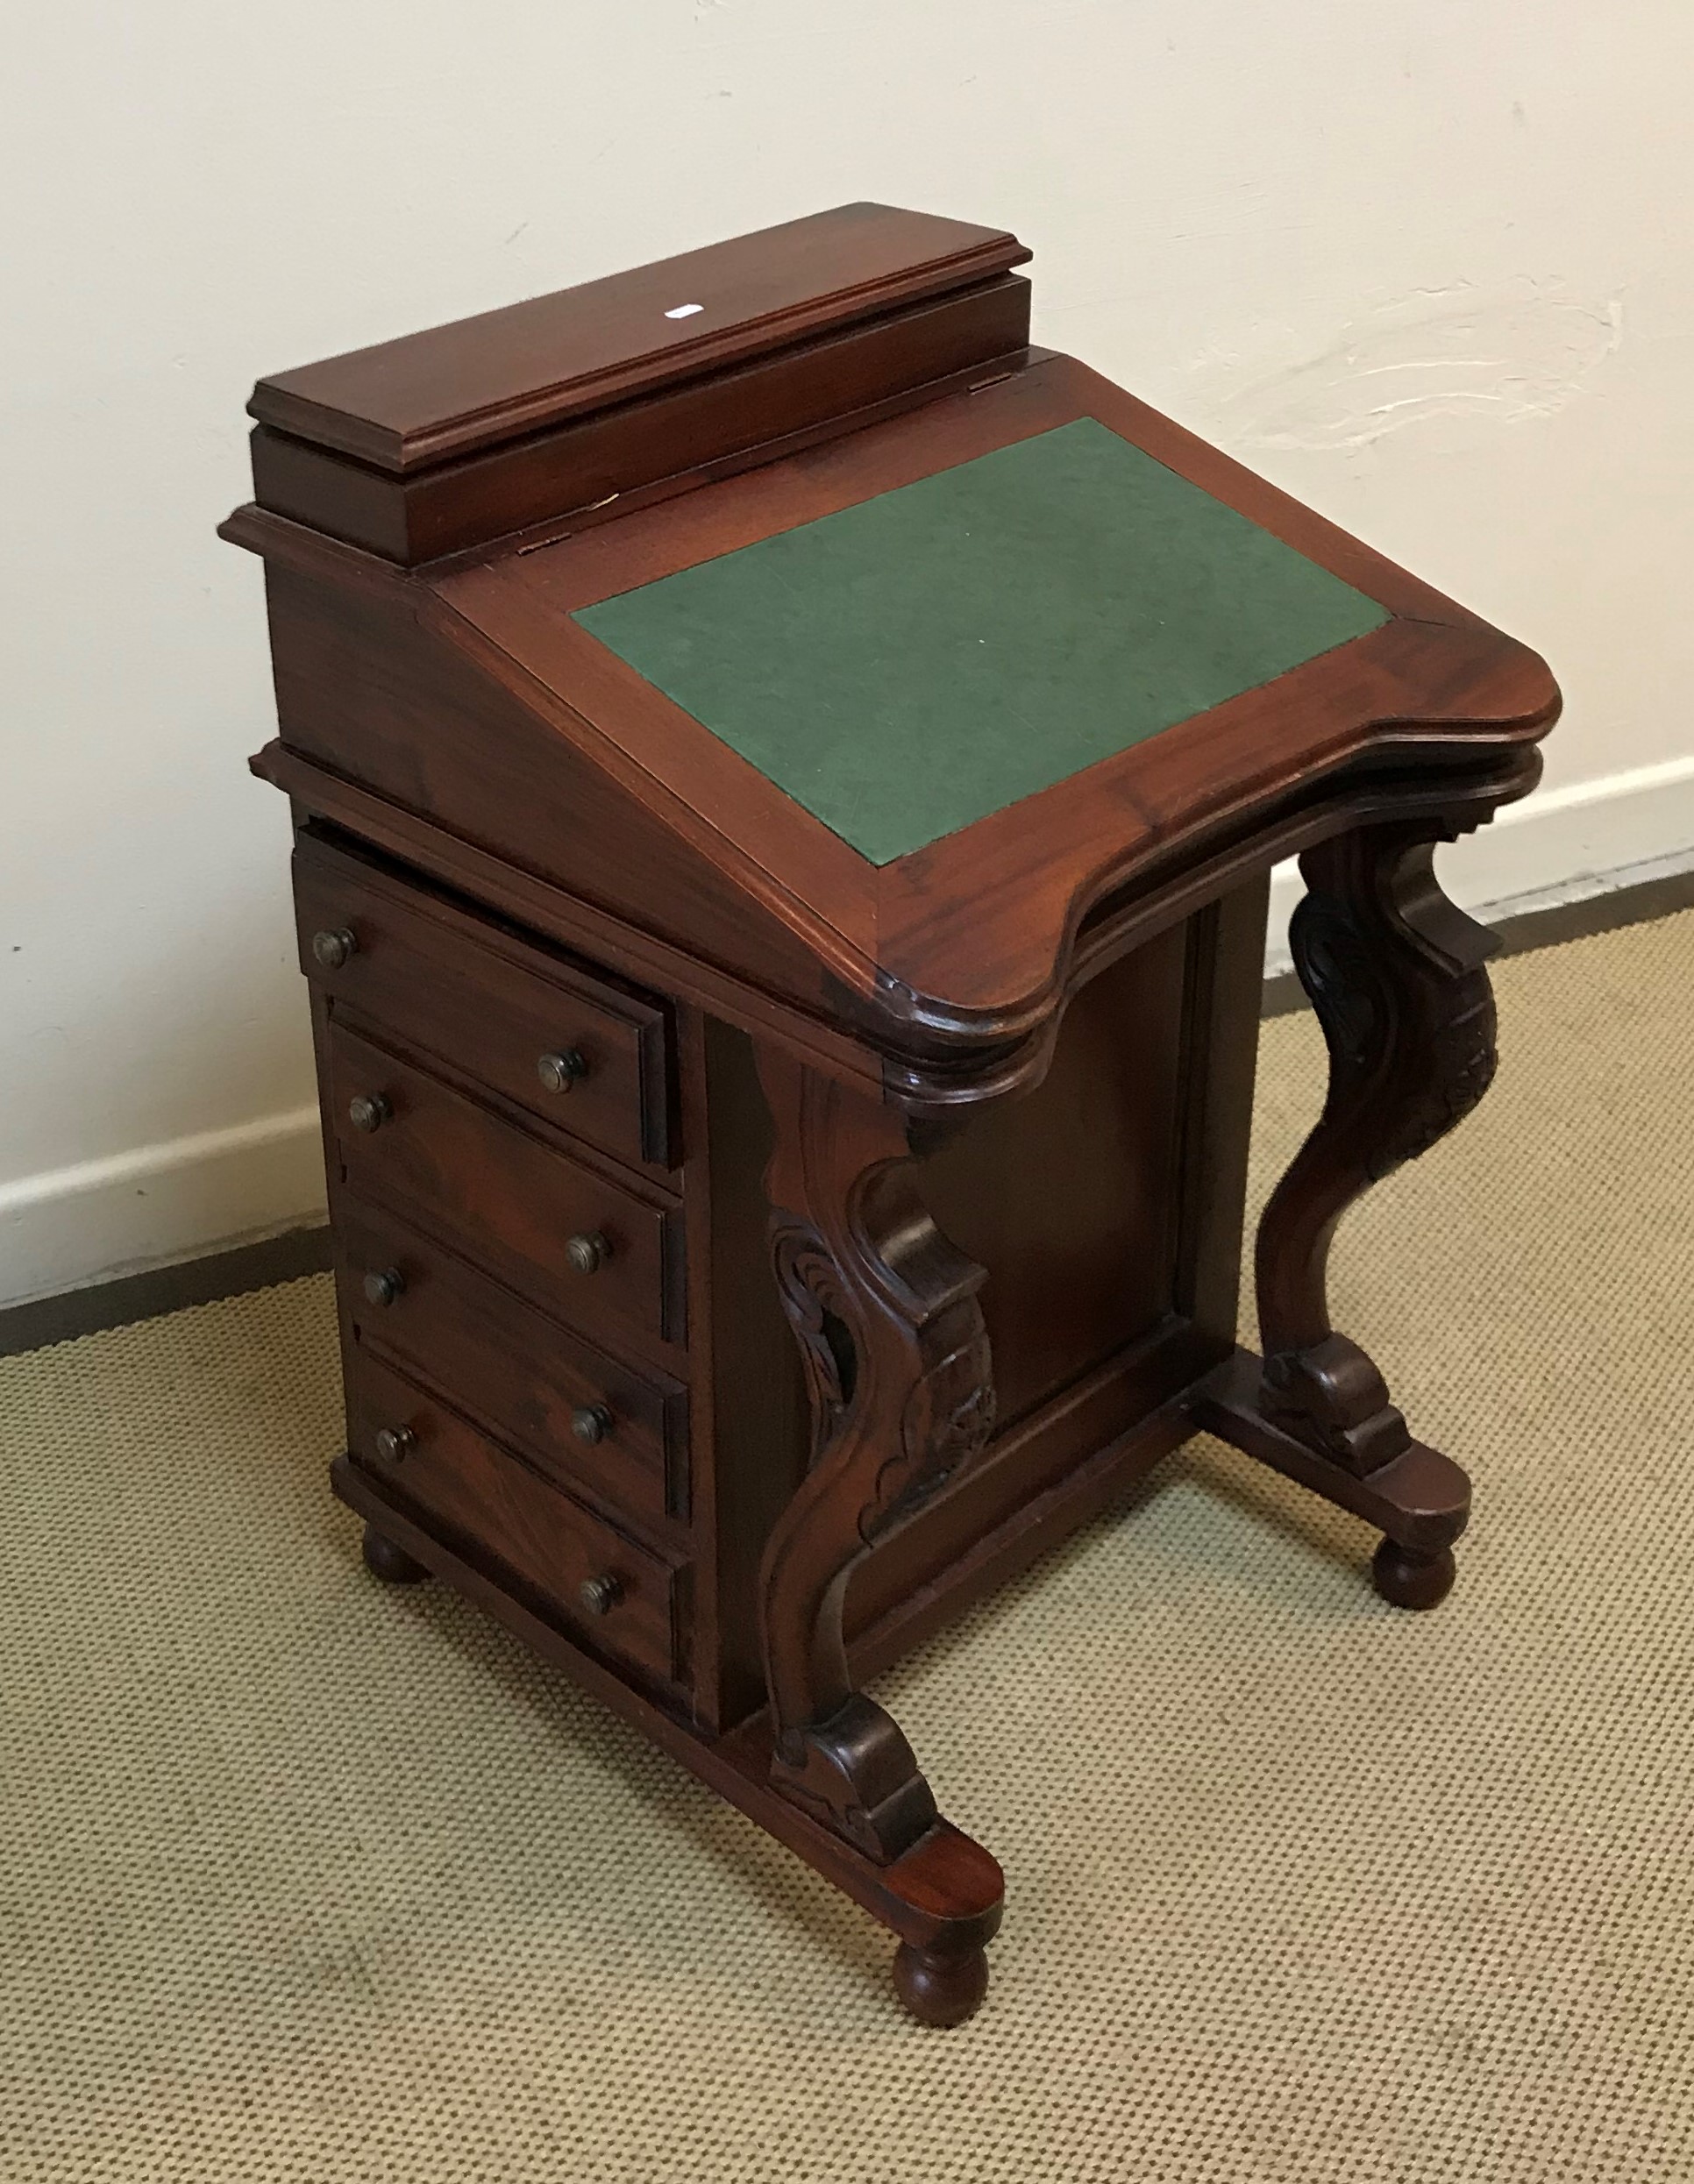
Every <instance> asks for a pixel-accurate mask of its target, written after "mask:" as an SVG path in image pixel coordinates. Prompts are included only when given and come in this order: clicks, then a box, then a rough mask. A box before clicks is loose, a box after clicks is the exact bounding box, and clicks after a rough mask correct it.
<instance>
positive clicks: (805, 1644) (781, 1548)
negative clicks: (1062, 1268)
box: [760, 1055, 994, 1860]
mask: <svg viewBox="0 0 1694 2184" xmlns="http://www.w3.org/2000/svg"><path fill="white" fill-rule="evenodd" d="M760 1069H761V1075H762V1077H763V1079H764V1082H765V1089H766V1092H767V1095H768V1097H769V1099H770V1102H771V1108H772V1116H773V1119H774V1120H775V1123H776V1144H775V1149H774V1150H773V1152H772V1158H771V1163H770V1167H769V1170H768V1173H767V1177H766V1184H767V1190H768V1192H769V1196H770V1200H771V1207H772V1213H771V1258H772V1270H773V1271H774V1273H775V1276H776V1281H777V1285H778V1291H779V1295H780V1297H781V1299H782V1305H783V1309H784V1311H785V1313H787V1319H788V1323H789V1325H790V1327H793V1329H794V1335H795V1339H796V1340H797V1341H798V1342H799V1344H800V1348H801V1358H802V1360H803V1362H804V1365H805V1370H806V1378H807V1384H808V1390H809V1392H810V1396H811V1403H812V1460H811V1468H810V1469H809V1471H808V1475H807V1476H806V1478H805V1480H804V1481H803V1482H802V1483H801V1486H800V1488H799V1489H798V1490H797V1491H796V1493H795V1494H794V1498H793V1500H792V1501H791V1502H790V1503H789V1505H788V1506H787V1509H786V1510H784V1512H782V1515H781V1516H780V1517H779V1519H778V1520H777V1523H776V1525H775V1526H774V1527H773V1528H772V1534H771V1538H770V1541H769V1544H768V1546H767V1547H766V1549H765V1562H764V1566H763V1569H762V1571H761V1576H760V1586H761V1622H762V1627H763V1631H764V1636H765V1662H766V1668H767V1672H768V1675H769V1681H770V1690H771V1702H772V1714H773V1717H774V1727H775V1732H776V1735H775V1747H776V1749H775V1756H774V1758H773V1761H772V1779H773V1780H775V1781H776V1782H779V1785H780V1786H781V1788H782V1789H784V1791H785V1793H786V1794H787V1795H788V1796H792V1797H793V1798H794V1799H795V1801H796V1802H797V1803H801V1804H804V1805H806V1806H807V1807H808V1810H810V1811H814V1812H815V1813H817V1814H818V1815H819V1816H820V1817H822V1818H825V1819H827V1821H828V1822H829V1825H830V1826H832V1827H833V1828H835V1829H836V1832H838V1833H839V1834H841V1835H842V1836H843V1837H844V1838H845V1839H847V1840H848V1841H850V1842H852V1843H854V1844H856V1845H857V1846H858V1847H859V1848H860V1849H862V1850H865V1852H866V1853H867V1854H869V1855H872V1856H874V1857H877V1858H879V1859H885V1860H886V1859H888V1858H893V1857H897V1856H898V1855H899V1854H900V1851H901V1850H903V1849H906V1848H908V1847H909V1846H910V1844H911V1843H912V1842H914V1841H915V1839H916V1838H917V1836H918V1835H919V1834H921V1833H922V1832H923V1830H924V1829H925V1828H926V1827H928V1826H929V1825H930V1824H931V1822H932V1821H933V1820H934V1818H935V1801H934V1799H933V1798H932V1797H931V1796H930V1794H929V1786H928V1784H927V1783H926V1782H924V1779H923V1776H922V1774H921V1773H920V1772H919V1771H918V1768H917V1762H916V1761H915V1758H914V1757H913V1755H912V1752H911V1747H910V1746H908V1744H907V1742H906V1739H905V1738H904V1737H903V1736H902V1735H901V1734H900V1730H899V1728H898V1727H897V1725H895V1724H894V1723H893V1721H892V1720H891V1719H890V1718H889V1717H888V1716H887V1715H886V1713H885V1712H884V1711H882V1709H881V1708H880V1707H879V1706H877V1705H876V1704H874V1702H872V1700H870V1699H867V1698H865V1697H864V1696H863V1694H861V1693H859V1692H858V1691H856V1690H854V1689H853V1687H852V1684H851V1680H850V1678H849V1676H848V1672H847V1660H846V1650H845V1647H844V1644H843V1637H842V1607H843V1599H844V1596H845V1593H846V1589H847V1582H848V1579H849V1577H850V1576H851V1574H852V1570H853V1569H854V1567H855V1565H856V1564H857V1563H858V1562H859V1561H861V1560H862V1559H863V1557H864V1555H865V1554H866V1553H867V1552H868V1551H869V1549H870V1547H872V1545H873V1544H874V1543H875V1542H876V1541H877V1540H880V1539H882V1538H884V1537H886V1534H887V1533H890V1532H892V1531H893V1530H894V1529H895V1528H896V1527H897V1526H899V1525H900V1524H901V1523H903V1522H905V1521H906V1520H907V1519H908V1518H909V1517H911V1516H912V1515H914V1514H915V1512H917V1511H918V1510H919V1509H921V1508H922V1506H923V1505H924V1504H925V1503H927V1502H928V1501H929V1500H931V1499H932V1498H933V1497H935V1495H936V1494H937V1493H938V1492H940V1490H942V1489H943V1487H944V1486H945V1485H946V1484H947V1483H948V1482H949V1480H950V1479H951V1478H952V1477H954V1476H956V1474H957V1471H958V1470H959V1469H960V1467H961V1466H962V1465H963V1464H964V1463H965V1462H968V1461H969V1460H970V1459H971V1457H972V1456H973V1455H975V1454H976V1453H977V1451H978V1450H979V1449H980V1448H982V1446H983V1444H984V1443H985V1442H986V1440H987V1438H988V1435H989V1433H990V1431H991V1430H992V1427H993V1412H994V1406H993V1364H992V1360H991V1357H990V1355H989V1348H988V1338H987V1334H986V1330H985V1328H984V1326H983V1320H982V1313H981V1310H980V1308H979V1305H978V1303H977V1291H978V1290H979V1288H980V1286H981V1284H982V1281H983V1278H984V1277H983V1271H982V1269H981V1268H980V1267H978V1266H974V1265H972V1263H971V1262H970V1261H969V1260H967V1259H965V1258H964V1256H962V1255H961V1254H960V1253H959V1252H957V1251H956V1250H955V1249H954V1248H953V1247H952V1245H951V1244H950V1243H949V1242H948V1241H947V1240H946V1238H945V1237H944V1236H943V1235H942V1234H940V1232H939V1230H938V1229H937V1228H936V1225H935V1223H934V1221H933V1220H931V1219H930V1217H929V1212H928V1209H927V1208H926V1207H925V1206H924V1205H923V1202H922V1198H921V1197H920V1195H919V1193H918V1191H917V1188H916V1184H915V1169H914V1163H913V1161H912V1158H911V1155H910V1151H909V1149H908V1144H907V1142H906V1135H905V1128H904V1124H903V1121H902V1120H901V1118H900V1114H899V1113H898V1111H897V1110H895V1109H892V1108H889V1107H887V1106H884V1105H883V1104H882V1103H881V1102H880V1101H879V1100H878V1099H875V1098H874V1097H873V1096H872V1095H871V1094H870V1093H868V1092H858V1091H855V1090H853V1089H851V1088H850V1087H847V1086H843V1085H840V1084H838V1083H836V1081H834V1080H832V1079H829V1078H822V1077H818V1076H815V1075H814V1074H813V1073H812V1072H811V1071H808V1070H806V1069H805V1068H804V1067H803V1066H802V1065H801V1064H798V1063H794V1062H790V1061H788V1060H787V1059H786V1058H785V1057H782V1056H776V1055H768V1056H762V1057H761V1062H760Z"/></svg>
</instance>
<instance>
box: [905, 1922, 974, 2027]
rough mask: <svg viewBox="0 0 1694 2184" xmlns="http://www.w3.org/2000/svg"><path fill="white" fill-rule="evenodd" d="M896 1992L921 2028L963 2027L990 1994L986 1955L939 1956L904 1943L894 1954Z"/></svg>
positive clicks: (966, 1953)
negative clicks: (953, 2025) (931, 2025)
mask: <svg viewBox="0 0 1694 2184" xmlns="http://www.w3.org/2000/svg"><path fill="white" fill-rule="evenodd" d="M894 1992H895V1993H896V1994H897V1995H899V1996H900V2000H901V2002H903V2003H905V2005H906V2007H907V2008H908V2010H910V2011H911V2013H912V2015H913V2016H914V2017H915V2018H916V2019H917V2020H918V2022H919V2023H920V2024H964V2020H965V2019H966V2018H967V2017H974V2016H975V2014H976V2012H977V2011H978V2010H979V2009H980V2008H981V2007H982V1998H983V1996H984V1995H986V1993H987V1992H988V1957H987V1953H986V1951H985V1950H982V1949H968V1950H966V1951H965V1953H964V1955H963V1956H938V1955H936V1954H935V1953H933V1952H931V1951H929V1950H928V1949H915V1948H914V1947H913V1946H912V1945H911V1943H910V1942H909V1941H902V1942H901V1943H900V1947H899V1948H898V1949H897V1950H896V1951H895V1952H894Z"/></svg>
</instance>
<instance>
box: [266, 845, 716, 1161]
mask: <svg viewBox="0 0 1694 2184" xmlns="http://www.w3.org/2000/svg"><path fill="white" fill-rule="evenodd" d="M294 890H295V917H296V921H297V922H298V925H299V931H300V962H301V968H302V970H303V971H305V973H306V976H307V977H308V978H310V979H312V980H313V981H314V982H315V983H316V984H317V985H319V986H320V987H322V989H323V990H324V992H325V993H327V994H329V995H331V997H332V998H333V999H334V1000H336V1001H337V1002H338V1003H340V1004H343V1005H345V1007H347V1008H349V1009H351V1010H354V1011H356V1012H357V1013H358V1014H360V1015H362V1016H366V1017H368V1018H369V1019H370V1020H371V1021H373V1022H374V1023H376V1024H380V1025H386V1026H387V1027H388V1028H389V1029H390V1030H392V1031H395V1032H397V1033H399V1034H400V1035H401V1036H402V1039H404V1040H405V1041H407V1042H409V1043H411V1044H412V1045H415V1046H416V1047H419V1048H422V1049H424V1050H425V1051H427V1052H429V1053H431V1054H433V1055H436V1056H439V1058H440V1059H441V1060H442V1061H444V1062H447V1063H449V1064H452V1066H453V1067H454V1068H456V1069H458V1070H459V1071H462V1072H463V1073H464V1074H465V1075H466V1076H467V1077H470V1078H474V1079H475V1080H476V1081H477V1082H478V1083H480V1084H482V1085H488V1086H489V1087H490V1088H491V1089H492V1090H494V1091H495V1092H502V1093H503V1094H504V1095H505V1097H506V1098H507V1099H511V1100H514V1101H516V1103H517V1105H518V1106H523V1107H527V1108H530V1110H532V1111H533V1112H534V1113H536V1114H538V1115H541V1116H543V1117H544V1118H545V1120H547V1121H549V1122H551V1123H552V1124H553V1125H554V1126H555V1127H556V1128H560V1129H565V1130H568V1131H570V1132H571V1133H572V1135H574V1136H577V1137H581V1138H586V1139H587V1141H588V1142H589V1143H590V1144H593V1145H598V1146H600V1147H601V1148H602V1149H604V1150H605V1151H607V1152H609V1153H612V1154H615V1155H616V1156H618V1157H619V1158H621V1159H623V1160H629V1161H640V1162H646V1163H650V1164H651V1165H654V1166H658V1167H665V1168H668V1167H672V1166H673V1165H674V1163H675V1157H676V1154H675V1147H674V1145H673V1142H672V1132H671V1127H670V1118H671V1112H672V1105H673V1102H672V1095H671V1082H672V1061H671V1041H670V1025H669V1020H668V1017H667V1015H666V1010H665V1008H664V1007H663V1005H662V1004H661V1003H659V1002H658V1001H654V1000H648V999H646V998H645V997H644V996H643V995H640V994H637V993H635V992H630V991H627V990H626V989H624V988H623V987H621V986H618V985H612V984H610V983H609V982H607V981H604V980H602V979H601V978H591V977H590V976H589V975H588V974H587V972H586V971H581V970H579V969H578V968H577V967H576V966H575V965H574V964H570V963H567V962H566V961H564V960H563V959H561V958H559V957H554V956H552V955H549V954H548V953H547V952H546V951H545V950H543V949H541V948H538V947H531V946H530V945H529V944H528V943H526V942H524V941H522V940H519V939H517V938H516V936H515V935H511V934H509V933H508V932H507V931H506V930H505V929H504V928H503V927H501V926H498V925H495V924H494V923H492V922H491V921H484V920H482V919H480V918H478V917H476V916H474V915H473V914H472V913H470V912H468V911H466V910H461V909H459V907H457V906H456V905H454V904H452V903H450V902H447V901H445V900H442V899H441V898H440V897H438V896H437V895H434V894H432V893H430V892H429V891H428V890H427V889H425V888H423V887H421V886H412V885H410V884H409V883H408V882H407V881H405V880H402V879H394V878H391V877H390V876H389V875H388V873H386V872H383V871H379V870H378V869H376V868H374V866H371V865H368V864H365V863H364V862H363V861H362V860H360V859H359V858H358V857H350V856H347V855H345V854H344V853H343V852H342V851H340V850H334V849H331V848H330V847H329V846H328V845H327V844H325V843H321V842H314V841H312V840H311V839H310V837H307V838H304V839H302V841H301V843H300V845H299V847H298V849H297V850H295V867H294Z"/></svg>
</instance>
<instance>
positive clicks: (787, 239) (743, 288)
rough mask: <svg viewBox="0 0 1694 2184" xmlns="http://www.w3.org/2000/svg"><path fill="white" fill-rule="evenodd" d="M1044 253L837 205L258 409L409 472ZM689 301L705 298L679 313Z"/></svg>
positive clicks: (553, 298) (448, 334) (327, 366)
mask: <svg viewBox="0 0 1694 2184" xmlns="http://www.w3.org/2000/svg"><path fill="white" fill-rule="evenodd" d="M1029 254H1030V253H1029V251H1028V250H1026V249H1025V248H1024V246H1023V245H1022V244H1021V243H1020V242H1019V241H1018V239H1017V238H1016V237H1015V236H1014V235H1009V234H1007V232H1006V231H1004V230H1003V229H997V228H986V227H978V226H974V225H972V224H970V223H969V222H967V221H964V220H946V219H940V218H937V217H936V216H935V215H934V214H931V213H924V212H908V211H906V210H902V209H901V208H900V207H899V206H895V205H879V204H851V205H836V206H835V207H834V208H832V209H831V210H829V211H828V212H821V213H815V214H812V215H810V216H809V217H807V218H804V219H800V220H789V221H785V222H784V223H783V224H782V225H780V226H779V227H772V228H763V229H761V230H759V231H758V232H757V233H756V234H752V235H738V236H736V237H734V238H731V239H730V241H728V242H723V243H714V244H709V245H707V247H706V248H704V249H703V250H694V251H687V252H685V253H682V254H681V255H680V257H675V258H664V259H659V260H657V261H656V262H655V263H653V264H652V265H649V266H638V267H635V268H634V269H633V270H632V271H630V272H628V273H616V274H610V275H609V276H608V277H607V278H606V279H604V280H601V281H587V282H585V283H584V284H583V285H582V286H580V287H579V288H564V289H561V290H559V292H558V293H557V294H555V295H543V296H536V297H533V298H531V299H530V301H529V302H524V303H513V304H509V305H508V306H507V307H506V308H505V309H502V310H497V311H485V312H483V313H481V314H480V315H479V316H478V317H474V318H464V319H459V320H457V321H455V322H454V323H453V324H452V325H448V326H437V327H434V328H432V329H431V331H429V332H427V333H423V334H407V335H403V336H402V337H401V338H399V339H398V340H395V341H386V342H381V343H379V344H377V345H376V346H375V347H374V348H369V349H356V350H352V351H351V352H348V353H347V354H345V355H344V356H338V357H331V358H329V359H325V360H324V362H322V363H317V364H308V365H303V366H300V367H299V368H298V369H297V370H295V371H290V372H279V373H273V374H272V375H271V376H270V377H268V378H267V379H263V380H261V381H260V382H259V384H258V386H257V387H256V388H254V389H253V400H252V402H250V403H249V404H248V409H249V413H250V414H251V415H252V416H255V417H257V418H258V419H259V420H260V423H264V424H267V425H270V426H273V427H274V428H276V429H278V430H283V431H288V432H292V433H295V434H296V435H298V436H299V437H300V438H303V439H307V440H310V441H311V442H313V443H315V444H316V445H320V446H324V447H335V448H339V449H341V450H342V451H344V452H345V453H347V454H350V455H353V456H357V457H359V459H362V460H364V461H366V462H368V463H371V464H374V465H375V466H378V467H379V468H382V469H388V470H395V471H404V470H409V469H414V468H416V467H418V466H422V465H424V464H427V463H431V462H437V461H440V460H442V459H444V458H446V457H449V456H453V455H462V454H464V453H466V452H468V451H470V450H473V449H480V448H485V447H488V446H491V445H497V444H498V443H499V442H501V441H502V440H509V439H515V438H519V437H520V436H522V435H523V434H525V433H529V432H533V431H535V430H537V429H538V428H540V427H543V426H546V425H549V424H553V423H557V422H559V419H561V418H564V417H569V416H580V415H582V414H583V413H584V412H585V411H588V410H593V409H603V408H605V407H607V406H608V405H609V404H611V403H613V402H623V401H627V400H629V399H630V397H632V396H635V395H643V394H649V393H651V391H652V390H653V389H654V388H657V387H664V386H677V385H681V384H685V383H687V382H691V381H698V380H701V379H704V378H706V377H707V376H708V375H709V374H713V373H720V372H722V369H723V367H724V366H726V365H734V364H742V363H745V362H746V361H747V360H748V359H750V358H752V357H756V356H759V355H763V354H768V353H769V352H772V351H773V350H777V349H780V348H783V347H785V346H787V345H789V344H790V343H793V342H796V341H799V340H801V339H803V338H806V337H808V336H810V335H814V334H816V333H818V332H820V331H825V330H834V329H839V328H842V327H844V326H850V325H853V324H858V323H859V322H862V321H864V320H865V319H870V318H874V317H878V316H879V315H880V314H882V313H883V312H886V311H888V310H891V309H896V308H898V307H899V306H900V305H902V304H907V303H910V302H915V301H917V300H920V299H922V298H925V297H929V296H936V295H946V294H947V293H949V292H950V291H951V290H954V289H958V288H971V287H974V286H976V285H977V284H978V283H979V282H981V281H986V280H988V279H990V278H992V277H993V276H994V275H995V274H1004V273H1006V272H1007V271H1009V270H1010V268H1011V267H1014V266H1017V265H1021V264H1022V263H1023V262H1024V261H1025V260H1027V259H1028V258H1029ZM688 304H696V305H698V306H699V309H697V310H694V311H691V312H689V313H688V315H687V317H671V316H670V315H669V314H670V313H671V312H672V311H673V309H675V308H676V307H677V306H679V305H683V306H686V305H688Z"/></svg>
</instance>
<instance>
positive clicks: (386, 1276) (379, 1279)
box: [365, 1266, 406, 1305]
mask: <svg viewBox="0 0 1694 2184" xmlns="http://www.w3.org/2000/svg"><path fill="white" fill-rule="evenodd" d="M405 1289H406V1277H405V1276H404V1275H403V1274H402V1272H401V1271H400V1269H399V1268H398V1267H397V1266H385V1267H383V1268H382V1269H381V1270H380V1271H377V1272H374V1273H371V1274H367V1276H366V1277H365V1294H366V1295H367V1297H368V1298H370V1300H371V1302H372V1303H373V1304H374V1305H391V1304H393V1303H394V1301H395V1298H397V1297H401V1296H403V1295H404V1293H405Z"/></svg>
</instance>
